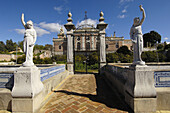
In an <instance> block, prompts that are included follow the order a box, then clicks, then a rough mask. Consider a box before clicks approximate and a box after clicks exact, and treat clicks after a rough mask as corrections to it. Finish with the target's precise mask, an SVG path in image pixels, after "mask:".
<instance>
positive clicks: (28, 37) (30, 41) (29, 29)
mask: <svg viewBox="0 0 170 113" xmlns="http://www.w3.org/2000/svg"><path fill="white" fill-rule="evenodd" d="M21 21H22V24H23V26H24V27H25V33H24V53H25V55H26V61H25V62H24V63H23V64H22V65H23V66H24V67H30V66H34V63H33V48H34V44H35V41H36V39H37V34H36V31H35V29H34V28H33V22H32V21H31V20H29V21H27V23H25V21H24V14H23V13H22V16H21Z"/></svg>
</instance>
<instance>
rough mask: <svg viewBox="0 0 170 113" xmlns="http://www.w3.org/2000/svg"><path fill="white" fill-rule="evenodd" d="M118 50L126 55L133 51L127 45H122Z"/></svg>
mask: <svg viewBox="0 0 170 113" xmlns="http://www.w3.org/2000/svg"><path fill="white" fill-rule="evenodd" d="M116 52H117V53H122V54H124V55H126V54H128V55H132V52H131V51H130V50H129V49H128V47H127V46H121V47H120V48H119V49H118V50H117V51H116Z"/></svg>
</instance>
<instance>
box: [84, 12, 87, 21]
mask: <svg viewBox="0 0 170 113" xmlns="http://www.w3.org/2000/svg"><path fill="white" fill-rule="evenodd" d="M84 20H87V11H85V17H84Z"/></svg>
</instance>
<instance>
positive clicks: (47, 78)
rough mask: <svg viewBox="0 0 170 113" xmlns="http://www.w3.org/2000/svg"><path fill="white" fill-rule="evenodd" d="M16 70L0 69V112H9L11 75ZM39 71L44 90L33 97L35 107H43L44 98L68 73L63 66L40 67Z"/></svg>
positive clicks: (45, 98) (11, 85)
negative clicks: (35, 103)
mask: <svg viewBox="0 0 170 113" xmlns="http://www.w3.org/2000/svg"><path fill="white" fill-rule="evenodd" d="M17 68H18V66H17V67H11V68H10V67H9V66H7V67H1V68H0V110H11V104H12V99H13V98H12V96H11V90H12V87H13V83H14V79H13V76H14V74H13V73H14V71H15V70H16V69H17ZM39 69H40V77H41V81H42V82H43V85H44V89H43V91H42V92H41V93H40V94H38V95H37V96H36V97H34V99H33V101H35V102H38V103H37V105H35V106H43V104H45V103H46V101H47V99H48V98H47V97H46V96H47V95H48V94H49V93H50V92H51V91H52V90H53V89H55V88H56V86H57V85H58V84H59V83H61V82H62V81H63V80H64V79H65V78H66V77H67V76H68V75H69V73H68V71H66V70H65V65H63V64H61V65H55V66H54V65H53V66H50V65H49V66H48V65H46V66H43V65H40V66H39ZM5 70H6V71H5ZM40 100H41V101H40ZM35 106H34V107H35ZM16 107H17V106H16ZM37 108H38V107H37Z"/></svg>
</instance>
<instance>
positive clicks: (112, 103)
mask: <svg viewBox="0 0 170 113" xmlns="http://www.w3.org/2000/svg"><path fill="white" fill-rule="evenodd" d="M90 74H92V73H90ZM93 74H94V76H95V79H96V86H97V88H96V95H93V94H82V93H77V92H71V91H66V90H58V91H54V92H61V93H65V94H67V95H76V96H82V97H87V98H89V99H90V100H92V101H94V102H99V103H103V104H105V105H106V106H107V107H110V108H115V109H118V110H123V111H127V112H129V113H133V111H132V110H131V109H130V108H129V106H128V105H127V104H126V103H125V102H124V100H123V99H121V97H120V96H119V95H118V93H117V92H116V91H113V90H111V88H110V87H109V86H108V85H107V83H106V81H105V80H104V76H101V75H99V74H96V73H93ZM80 76H81V75H80Z"/></svg>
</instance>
